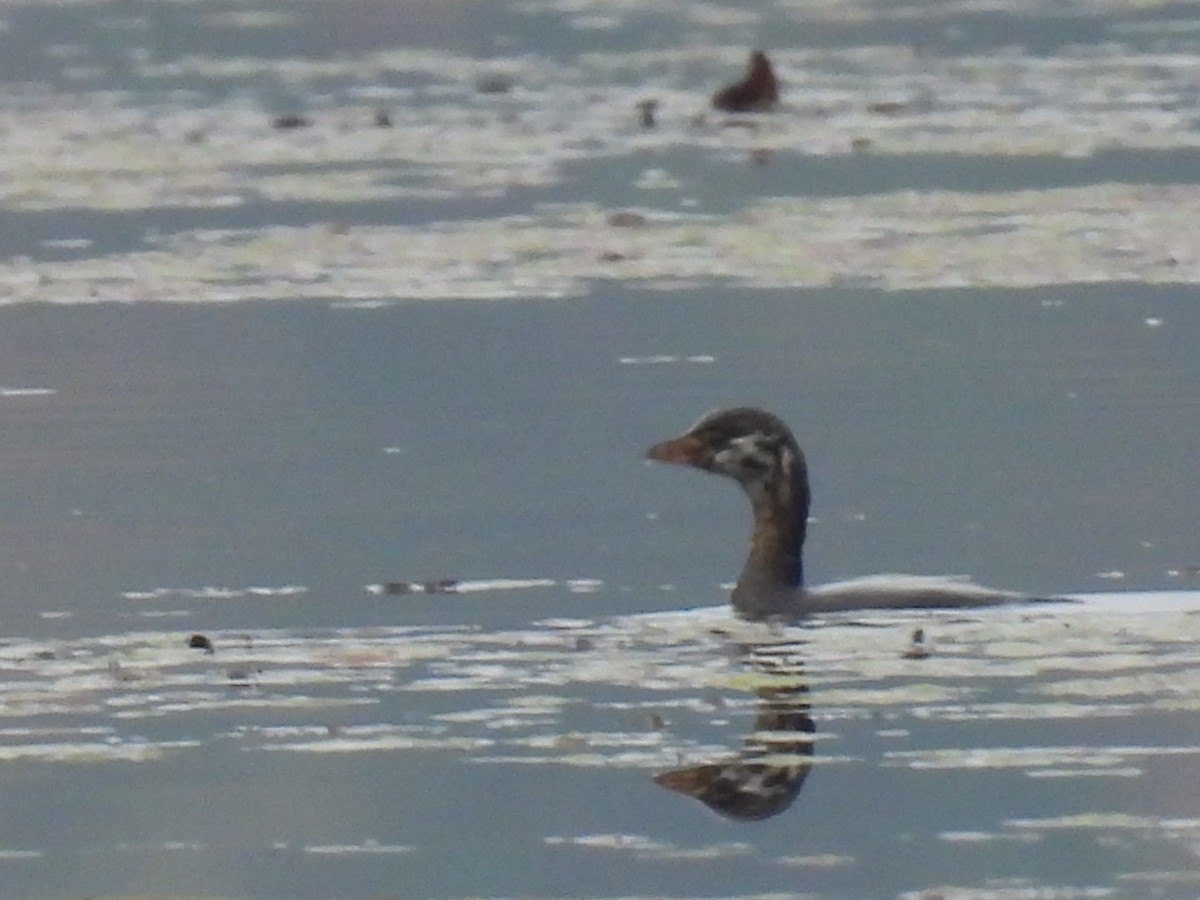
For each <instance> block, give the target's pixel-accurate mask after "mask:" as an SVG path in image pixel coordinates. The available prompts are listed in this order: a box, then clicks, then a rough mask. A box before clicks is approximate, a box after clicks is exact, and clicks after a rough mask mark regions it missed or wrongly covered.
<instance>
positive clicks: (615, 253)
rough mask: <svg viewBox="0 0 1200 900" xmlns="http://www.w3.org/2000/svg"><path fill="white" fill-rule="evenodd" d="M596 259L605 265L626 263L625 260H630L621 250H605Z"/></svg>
mask: <svg viewBox="0 0 1200 900" xmlns="http://www.w3.org/2000/svg"><path fill="white" fill-rule="evenodd" d="M596 259H598V260H599V261H600V262H604V263H618V262H625V260H627V259H629V257H628V256H626V255H625V254H624V253H622V252H620V251H619V250H605V251H604V252H603V253H601V254H600V255H599V256H597V257H596Z"/></svg>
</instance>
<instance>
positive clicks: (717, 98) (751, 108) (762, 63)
mask: <svg viewBox="0 0 1200 900" xmlns="http://www.w3.org/2000/svg"><path fill="white" fill-rule="evenodd" d="M778 102H779V84H778V82H777V81H776V80H775V72H774V70H773V69H772V67H771V61H770V60H769V59H767V54H765V53H763V52H762V51H761V50H755V51H754V52H752V53H751V54H750V62H749V64H748V65H747V67H746V77H745V78H743V79H742V80H741V81H738V82H735V83H734V84H731V85H729V86H727V87H724V88H722V89H721V90H719V91H717V92H716V93H715V94H713V98H712V105H713V107H714V108H715V109H722V110H725V111H726V112H761V111H765V110H769V109H771V108H772V107H774V106H775V105H776V104H777V103H778Z"/></svg>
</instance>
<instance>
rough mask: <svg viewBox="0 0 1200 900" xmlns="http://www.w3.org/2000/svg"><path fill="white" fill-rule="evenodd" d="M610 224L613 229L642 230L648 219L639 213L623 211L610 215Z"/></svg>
mask: <svg viewBox="0 0 1200 900" xmlns="http://www.w3.org/2000/svg"><path fill="white" fill-rule="evenodd" d="M608 224H609V225H611V226H612V227H613V228H641V227H642V226H643V225H645V224H646V217H645V216H644V215H642V214H641V213H639V212H630V211H628V210H621V211H619V212H615V213H610V214H609V217H608Z"/></svg>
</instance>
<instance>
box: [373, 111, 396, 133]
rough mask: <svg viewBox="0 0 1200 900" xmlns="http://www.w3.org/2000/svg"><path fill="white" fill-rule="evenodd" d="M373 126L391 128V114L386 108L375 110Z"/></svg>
mask: <svg viewBox="0 0 1200 900" xmlns="http://www.w3.org/2000/svg"><path fill="white" fill-rule="evenodd" d="M375 127H376V128H391V127H392V114H391V113H390V112H388V111H387V110H386V109H377V110H375Z"/></svg>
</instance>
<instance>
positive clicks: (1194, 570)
mask: <svg viewBox="0 0 1200 900" xmlns="http://www.w3.org/2000/svg"><path fill="white" fill-rule="evenodd" d="M1167 576H1168V577H1170V578H1197V577H1200V566H1178V567H1177V568H1174V569H1167Z"/></svg>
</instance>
